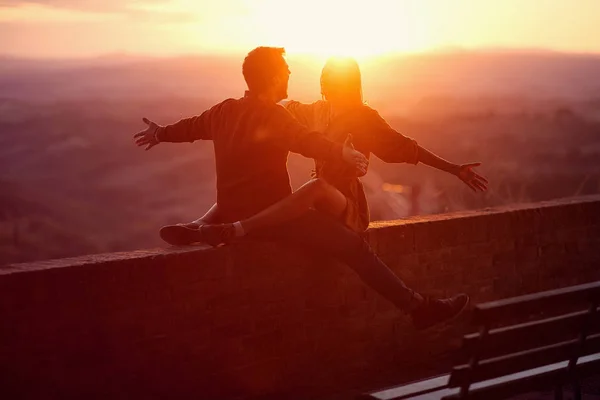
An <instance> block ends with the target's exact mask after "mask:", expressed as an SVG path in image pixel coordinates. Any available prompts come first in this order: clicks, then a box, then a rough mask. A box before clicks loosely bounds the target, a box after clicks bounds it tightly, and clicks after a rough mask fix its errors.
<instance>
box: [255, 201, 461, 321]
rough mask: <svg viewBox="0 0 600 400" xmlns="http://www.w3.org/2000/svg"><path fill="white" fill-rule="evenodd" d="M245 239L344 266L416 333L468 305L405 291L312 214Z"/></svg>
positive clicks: (362, 244)
mask: <svg viewBox="0 0 600 400" xmlns="http://www.w3.org/2000/svg"><path fill="white" fill-rule="evenodd" d="M249 237H255V238H261V239H267V240H273V241H280V240H283V241H285V242H286V243H288V244H291V245H294V246H298V247H300V248H302V249H307V250H309V251H311V252H313V253H316V254H319V255H323V256H329V257H332V258H335V259H337V260H339V261H342V262H344V263H345V264H347V265H348V266H350V267H351V268H352V269H353V270H354V271H355V272H356V273H357V274H358V275H359V277H360V278H361V279H362V280H363V281H364V282H365V283H366V284H367V285H369V286H370V287H371V288H372V289H373V290H375V291H376V292H378V293H379V294H380V295H381V296H383V297H384V298H385V299H387V300H389V301H390V302H392V303H393V304H394V305H395V306H396V307H398V308H399V309H400V310H402V311H404V312H405V313H407V314H410V315H411V316H412V319H413V323H414V324H415V327H417V328H418V329H425V328H428V327H430V326H433V325H436V324H438V323H441V322H444V321H447V320H450V319H453V318H454V317H456V316H457V315H459V314H460V313H461V312H462V311H463V310H464V309H465V308H466V306H467V304H468V301H469V297H468V296H467V295H464V294H461V295H457V296H454V297H451V298H448V299H433V298H430V297H423V296H422V295H420V294H419V293H417V292H415V291H414V290H412V289H410V288H409V287H407V286H406V284H405V283H404V282H403V281H402V280H401V279H400V278H399V277H398V276H396V275H395V274H394V273H393V271H391V270H390V269H389V268H388V267H387V265H385V264H384V263H383V261H381V260H380V259H379V257H377V255H376V254H375V253H374V252H373V250H372V249H371V247H370V246H369V244H368V243H367V242H366V241H365V240H364V239H363V238H361V237H360V236H359V235H358V234H357V233H355V232H352V231H351V230H349V229H347V228H346V227H345V226H344V225H342V224H341V223H339V222H338V221H336V220H334V219H333V218H331V217H330V216H328V215H326V214H323V213H319V212H318V211H315V210H310V211H309V212H307V213H306V214H304V215H302V216H301V217H299V218H296V219H295V220H293V221H290V222H288V223H286V224H282V225H279V226H277V227H272V228H265V229H261V230H257V231H256V232H255V234H254V235H249Z"/></svg>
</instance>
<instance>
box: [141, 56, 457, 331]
mask: <svg viewBox="0 0 600 400" xmlns="http://www.w3.org/2000/svg"><path fill="white" fill-rule="evenodd" d="M242 72H243V75H244V79H245V81H246V83H247V85H248V91H247V92H246V94H245V96H244V97H242V98H240V99H227V100H225V101H223V102H222V103H219V104H217V105H215V106H214V107H212V108H211V109H209V110H207V111H205V112H203V113H202V114H201V115H199V116H196V117H191V118H187V119H183V120H181V121H179V122H177V123H175V124H173V125H168V126H159V125H157V124H155V123H154V122H151V121H149V120H147V119H145V118H144V122H145V123H146V124H148V128H147V129H146V130H145V131H142V132H139V133H137V134H135V135H134V137H135V139H136V143H137V144H138V145H139V146H146V149H150V148H152V147H154V146H155V145H157V144H159V143H160V142H192V141H194V140H199V139H203V140H212V141H213V143H214V149H215V159H216V167H217V168H216V170H217V204H216V205H215V206H213V208H211V210H210V211H209V213H208V214H207V215H206V216H205V218H206V219H207V220H208V222H214V221H215V220H218V221H220V222H222V223H226V224H221V225H200V223H199V222H200V221H197V222H196V223H195V224H182V225H179V226H171V227H168V229H166V230H163V232H162V237H163V238H165V239H166V240H167V241H169V242H171V243H174V244H185V243H191V242H195V241H209V242H212V244H218V242H220V241H222V238H223V234H224V233H225V232H232V229H233V232H235V231H236V230H237V231H240V230H241V231H243V226H242V224H241V223H240V221H241V220H245V219H248V218H250V217H252V216H255V215H256V214H259V213H260V212H261V211H263V210H265V209H267V208H268V207H270V206H272V205H275V204H276V203H278V202H280V204H283V203H285V202H288V200H289V199H290V198H292V190H291V186H290V183H289V176H288V172H287V157H288V153H289V151H294V152H298V153H300V154H303V155H305V156H307V157H312V158H315V159H317V160H323V161H324V162H331V163H334V164H335V165H343V164H341V163H340V162H341V160H345V161H346V164H348V165H349V167H348V168H349V171H351V174H352V176H353V178H356V176H357V175H362V174H364V173H365V172H366V168H367V166H368V162H367V159H366V157H365V156H364V155H363V154H361V153H360V152H358V151H356V150H354V149H353V148H352V146H351V143H350V141H349V140H346V141H345V144H344V145H343V146H342V144H340V143H336V142H332V141H330V140H328V139H327V138H325V137H324V136H323V135H321V134H319V133H318V132H315V131H310V130H309V129H308V128H307V127H305V126H303V125H301V124H300V123H299V122H298V121H297V120H296V119H294V118H293V117H292V115H291V114H290V113H289V112H288V111H286V110H285V109H284V108H283V107H282V106H280V105H278V104H277V103H278V102H279V101H281V100H283V99H285V98H286V97H287V86H288V81H289V75H290V71H289V68H288V65H287V63H286V61H285V58H284V50H283V49H282V48H270V47H259V48H256V49H254V50H253V51H251V52H250V53H249V54H248V55H247V56H246V58H245V60H244V63H243V66H242ZM317 182H322V183H318V184H314V185H322V186H323V187H324V188H326V189H324V190H329V189H330V188H333V187H332V186H331V185H329V184H328V183H327V182H323V181H322V180H321V181H319V180H317ZM333 189H335V188H333ZM335 190H337V189H335ZM338 193H339V191H338ZM333 195H335V196H337V194H336V193H335V192H334V194H333ZM296 197H297V196H296ZM338 198H339V200H340V203H342V202H343V203H344V206H345V204H346V203H347V200H346V199H345V198H344V196H343V194H342V195H341V197H339V196H338ZM282 200H283V201H282ZM330 204H331V203H330ZM296 209H297V208H294V210H296ZM298 214H299V215H294V217H293V218H292V219H291V220H289V221H288V222H286V223H283V224H275V225H269V224H264V225H263V227H262V228H256V229H255V230H254V231H253V232H252V236H254V237H256V238H264V239H267V240H275V241H278V240H282V241H285V242H287V243H290V244H293V245H297V246H299V247H301V248H303V249H305V250H308V251H312V252H314V253H316V254H318V255H322V256H331V257H334V258H336V259H338V260H340V261H342V262H344V263H346V264H347V265H349V266H350V267H352V268H353V269H354V270H355V271H356V273H357V274H358V275H359V276H360V277H361V279H362V280H363V281H364V282H366V283H367V284H368V285H370V286H371V287H372V288H373V289H375V290H376V291H377V292H379V293H380V294H381V295H382V296H384V297H385V298H386V299H388V300H389V301H391V302H392V303H394V304H395V305H396V306H397V307H398V308H400V309H401V310H403V311H405V312H407V313H409V314H410V315H411V316H412V320H413V323H414V324H415V326H416V327H417V328H426V327H429V326H432V325H434V324H437V323H440V322H443V321H446V320H449V319H451V318H453V317H455V316H456V315H458V314H459V313H460V312H461V311H462V310H463V309H464V308H465V307H466V305H467V303H468V296H467V295H465V294H460V295H457V296H454V297H452V298H448V299H434V298H431V297H426V296H422V295H421V294H419V293H417V292H415V291H414V290H412V289H410V288H408V287H407V286H406V285H405V284H404V282H403V281H402V280H400V279H399V278H398V277H397V276H396V275H394V273H393V272H392V271H391V270H390V269H389V268H388V267H387V266H386V265H385V264H384V263H383V262H382V261H381V260H380V259H379V258H378V257H377V255H376V254H375V253H374V252H373V251H372V249H371V248H370V247H369V245H368V244H367V243H366V242H365V241H364V240H363V239H362V238H361V237H360V236H359V235H358V234H357V233H356V232H353V231H352V230H350V229H348V228H347V227H346V226H344V224H342V223H340V222H339V219H336V218H335V216H334V214H332V213H328V212H323V210H317V209H314V208H310V207H309V208H304V209H303V210H302V212H301V213H298ZM286 215H287V214H286ZM227 223H228V224H227ZM193 225H195V227H199V228H197V229H192V228H193ZM213 239H214V240H213Z"/></svg>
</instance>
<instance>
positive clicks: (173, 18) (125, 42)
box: [0, 0, 600, 57]
mask: <svg viewBox="0 0 600 400" xmlns="http://www.w3.org/2000/svg"><path fill="white" fill-rule="evenodd" d="M258 45H279V46H284V47H286V49H287V51H288V54H293V53H312V54H317V55H329V54H347V55H353V56H358V57H360V56H366V55H375V54H381V53H388V52H415V51H427V50H435V49H439V48H446V47H460V48H482V47H484V48H488V47H507V48H543V49H552V50H560V51H571V52H598V53H600V0H576V1H566V0H366V1H363V0H294V1H284V0H35V1H23V0H0V54H11V55H18V56H26V57H85V56H94V55H99V54H106V53H135V54H152V55H172V54H182V53H203V52H221V53H239V52H244V53H245V52H247V51H248V50H250V49H251V48H253V47H255V46H258Z"/></svg>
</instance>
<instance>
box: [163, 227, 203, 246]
mask: <svg viewBox="0 0 600 400" xmlns="http://www.w3.org/2000/svg"><path fill="white" fill-rule="evenodd" d="M192 226H193V225H192V224H178V225H167V226H163V227H162V228H160V231H159V235H160V237H161V239H162V240H164V241H165V242H167V243H169V244H171V245H173V246H185V245H188V244H192V243H196V242H202V241H203V238H202V231H200V229H198V228H193V227H192Z"/></svg>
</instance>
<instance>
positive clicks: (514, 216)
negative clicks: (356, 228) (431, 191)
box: [0, 196, 600, 399]
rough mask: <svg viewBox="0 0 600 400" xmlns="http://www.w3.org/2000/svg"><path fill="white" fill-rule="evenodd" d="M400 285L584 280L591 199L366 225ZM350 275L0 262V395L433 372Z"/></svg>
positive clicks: (345, 394) (306, 394) (195, 254)
mask: <svg viewBox="0 0 600 400" xmlns="http://www.w3.org/2000/svg"><path fill="white" fill-rule="evenodd" d="M368 240H369V241H370V243H371V244H372V245H373V247H374V248H375V249H376V251H377V253H378V254H379V255H380V256H381V258H382V259H383V260H384V261H385V262H386V263H388V265H389V266H390V267H391V268H393V269H394V271H396V273H397V274H399V275H400V276H401V277H403V278H404V279H405V281H406V282H407V283H408V284H410V285H411V286H413V287H415V288H417V289H419V290H421V291H424V292H428V293H432V294H439V295H443V294H451V293H456V292H459V291H464V292H467V293H469V294H470V295H471V296H472V299H473V301H474V302H482V301H487V300H492V299H499V298H505V297H510V296H514V295H519V294H524V293H530V292H535V291H540V290H546V289H552V288H557V287H563V286H568V285H572V284H577V283H583V282H588V281H592V280H598V279H600V268H599V266H600V251H598V249H599V248H600V196H591V197H582V198H576V199H568V200H560V201H553V202H547V203H538V204H530V205H521V206H516V207H511V208H502V209H489V210H480V211H474V212H464V213H454V214H448V215H438V216H428V217H419V218H410V219H406V220H401V221H391V222H385V223H374V224H373V225H372V227H371V229H370V230H369V232H368ZM467 329H468V315H467V316H466V317H465V318H462V319H459V320H458V321H456V323H454V324H452V325H451V326H448V327H443V328H439V329H434V330H432V331H429V332H426V333H417V332H415V331H414V329H413V328H412V326H411V325H410V323H409V321H408V320H407V319H406V318H405V317H404V316H403V315H402V314H401V313H400V312H398V311H397V310H395V309H394V308H393V307H392V306H391V305H390V304H389V303H387V302H386V301H385V300H382V299H381V298H379V297H378V296H377V295H376V294H375V293H374V292H373V291H372V290H370V289H369V288H367V287H365V286H364V285H363V284H362V283H361V281H359V280H358V279H357V277H356V275H355V274H354V272H353V271H351V270H350V269H348V268H347V267H345V266H344V265H340V264H336V263H334V262H331V261H329V260H322V259H316V258H311V257H308V256H306V255H303V254H302V253H301V252H300V251H298V250H295V249H293V248H287V247H284V246H281V245H275V244H273V243H260V244H249V243H241V244H236V245H231V246H226V247H221V248H217V249H208V248H206V247H190V248H184V249H155V250H148V251H137V252H130V253H114V254H103V255H93V256H87V257H78V258H72V259H61V260H52V261H46V262H36V263H31V264H17V265H10V266H7V267H3V268H0V397H2V398H6V399H20V398H27V399H42V398H43V399H65V398H81V399H83V398H85V399H96V398H97V399H107V398H110V399H132V398H138V399H154V398H161V399H162V398H197V399H236V398H240V399H246V398H251V399H252V398H261V399H319V398H340V399H341V398H351V395H352V394H353V393H356V392H357V391H360V390H367V389H371V388H379V387H382V386H386V385H390V384H396V383H400V382H403V381H407V380H410V379H414V378H417V377H420V376H423V375H425V374H430V373H435V372H442V371H443V370H444V369H446V368H448V366H449V364H450V362H451V360H450V355H451V354H452V350H453V349H455V348H456V347H457V346H458V345H459V344H460V336H461V335H462V334H463V333H465V331H466V330H467Z"/></svg>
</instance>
